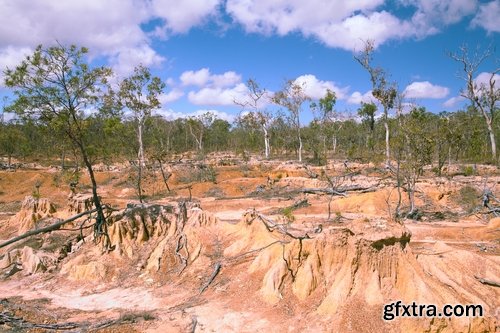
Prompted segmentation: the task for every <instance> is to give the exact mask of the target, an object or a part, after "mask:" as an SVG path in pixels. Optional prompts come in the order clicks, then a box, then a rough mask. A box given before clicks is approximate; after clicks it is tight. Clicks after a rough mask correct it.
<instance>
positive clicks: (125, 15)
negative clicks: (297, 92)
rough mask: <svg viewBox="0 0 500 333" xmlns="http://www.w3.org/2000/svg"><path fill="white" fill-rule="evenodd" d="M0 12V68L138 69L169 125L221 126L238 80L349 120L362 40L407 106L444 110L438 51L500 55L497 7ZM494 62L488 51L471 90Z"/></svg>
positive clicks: (456, 103)
mask: <svg viewBox="0 0 500 333" xmlns="http://www.w3.org/2000/svg"><path fill="white" fill-rule="evenodd" d="M0 13H2V20H3V21H4V22H3V24H2V25H1V26H0V67H2V68H5V67H6V66H8V67H13V66H15V65H16V64H17V63H18V62H19V61H20V60H21V59H22V58H23V57H24V55H26V54H29V53H30V52H32V50H33V49H34V47H35V46H36V45H37V44H40V43H42V44H45V45H49V44H52V43H54V41H56V40H58V41H59V42H61V43H67V44H70V43H75V44H77V45H83V46H87V47H89V48H90V50H91V52H92V55H93V56H94V59H96V60H95V61H99V62H104V63H106V64H108V65H110V66H112V67H113V68H114V69H115V72H116V73H117V75H118V76H122V77H123V76H126V75H128V74H129V73H130V72H131V70H132V69H133V67H134V66H135V65H137V64H139V63H142V64H144V65H146V66H150V67H151V68H152V70H153V71H154V73H155V74H156V75H158V76H160V77H161V78H162V79H164V80H165V81H166V82H167V83H168V85H167V89H166V91H165V94H164V95H163V96H162V101H163V102H164V103H163V107H162V110H161V111H159V112H160V113H161V114H163V115H165V116H167V117H170V118H174V117H180V116H189V115H194V114H199V113H202V112H205V111H206V110H213V111H214V112H217V113H218V114H219V115H220V117H222V118H226V119H231V118H232V117H234V116H235V115H237V114H238V113H239V112H240V111H241V109H240V108H239V107H237V106H235V105H234V104H233V103H232V101H233V100H234V99H236V100H244V99H245V96H246V93H247V91H246V88H245V85H244V83H245V82H246V80H247V79H249V78H253V79H255V80H256V81H257V82H259V83H260V84H261V86H262V87H264V88H266V89H268V90H269V91H270V92H273V91H276V90H278V89H280V88H281V86H282V85H283V83H284V81H285V80H287V79H297V80H298V81H299V82H301V83H303V84H304V85H305V87H306V92H307V93H308V94H309V95H310V96H311V97H312V98H319V97H320V96H322V95H323V94H324V93H325V91H326V89H327V88H329V89H333V90H334V91H335V92H336V93H337V97H338V102H337V106H336V109H337V111H338V112H339V113H346V112H347V113H349V112H351V113H355V111H356V110H357V109H358V108H359V106H360V102H361V101H362V100H364V101H369V100H370V98H371V97H370V89H371V86H370V81H369V76H368V74H367V73H366V71H364V69H363V68H362V67H361V66H360V65H359V64H358V63H356V61H355V60H354V59H353V52H355V51H356V50H359V49H360V48H361V47H362V41H363V40H366V39H372V40H374V41H375V44H376V46H377V49H376V52H375V54H374V57H375V59H374V64H375V65H379V66H381V67H383V68H384V69H385V70H386V71H387V72H388V73H390V75H391V79H392V80H394V81H395V82H397V84H398V86H399V89H401V90H402V91H406V96H407V98H408V101H409V102H411V103H417V104H419V105H423V106H425V107H427V109H428V110H430V111H433V112H439V111H442V110H448V111H454V110H457V109H459V108H461V107H463V105H464V101H461V100H460V99H457V96H458V95H459V91H460V89H461V88H462V87H463V85H464V83H463V81H461V80H460V79H459V78H458V77H457V74H458V73H459V71H460V66H459V65H458V64H457V63H455V62H454V61H453V60H451V59H450V58H449V57H448V56H447V54H446V53H447V52H448V51H457V50H458V48H459V47H460V46H461V45H462V44H464V43H466V44H468V45H469V46H470V48H472V49H473V48H475V47H476V46H478V45H479V46H481V47H483V48H485V47H487V46H488V45H490V44H495V45H496V47H497V49H498V48H500V43H499V42H500V38H499V32H500V20H499V19H498V17H500V1H498V0H493V1H488V0H486V1H474V0H444V1H440V0H391V1H384V0H351V1H331V0H308V1H303V0H289V1H284V0H266V1H264V0H225V1H222V0H183V1H181V0H177V1H172V0H148V1H146V0H144V1H140V0H108V1H101V0H85V1H82V0H71V1H60V0H0ZM498 59H499V53H498V51H495V52H494V54H493V57H491V58H490V59H489V60H488V61H487V62H485V63H484V65H483V66H482V67H481V68H479V70H478V72H477V75H478V80H479V81H480V80H481V79H484V78H485V77H486V73H489V72H491V71H493V70H494V69H496V68H498V67H499V66H500V63H499V60H498ZM498 81H499V85H500V79H499V80H498ZM8 95H9V92H8V91H7V90H6V89H5V88H2V86H1V85H0V96H8ZM268 107H269V108H273V107H272V106H268ZM308 113H309V112H308V111H307V110H306V111H305V112H304V116H303V117H304V119H305V120H306V121H307V120H310V119H311V115H310V114H308Z"/></svg>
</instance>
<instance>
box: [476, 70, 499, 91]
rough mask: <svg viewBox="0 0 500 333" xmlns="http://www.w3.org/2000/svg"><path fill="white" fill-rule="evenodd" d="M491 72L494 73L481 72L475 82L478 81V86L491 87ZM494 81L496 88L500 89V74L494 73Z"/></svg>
mask: <svg viewBox="0 0 500 333" xmlns="http://www.w3.org/2000/svg"><path fill="white" fill-rule="evenodd" d="M491 74H492V73H488V72H482V73H480V74H479V75H478V76H477V77H476V79H475V80H474V83H476V85H477V86H478V87H482V86H484V87H486V88H489V86H490V79H491ZM493 81H495V85H494V87H495V89H500V75H498V74H494V75H493Z"/></svg>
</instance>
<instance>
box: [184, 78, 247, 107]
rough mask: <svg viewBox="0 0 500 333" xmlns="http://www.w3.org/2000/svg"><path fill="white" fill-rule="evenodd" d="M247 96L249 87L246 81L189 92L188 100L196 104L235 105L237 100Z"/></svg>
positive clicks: (243, 99)
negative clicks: (232, 85)
mask: <svg viewBox="0 0 500 333" xmlns="http://www.w3.org/2000/svg"><path fill="white" fill-rule="evenodd" d="M247 98H248V88H247V86H246V85H245V84H244V83H239V84H237V85H236V86H234V87H232V88H221V87H209V88H203V89H201V90H199V91H196V92H195V91H190V92H189V93H188V100H189V101H190V102H191V103H193V104H196V105H234V104H235V103H234V102H235V101H245V100H246V99H247Z"/></svg>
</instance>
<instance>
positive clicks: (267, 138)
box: [262, 126, 269, 159]
mask: <svg viewBox="0 0 500 333" xmlns="http://www.w3.org/2000/svg"><path fill="white" fill-rule="evenodd" d="M262 130H263V131H264V145H265V155H266V159H269V133H268V132H267V128H266V126H262Z"/></svg>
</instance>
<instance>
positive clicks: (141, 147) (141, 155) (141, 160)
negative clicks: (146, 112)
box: [137, 120, 146, 168]
mask: <svg viewBox="0 0 500 333" xmlns="http://www.w3.org/2000/svg"><path fill="white" fill-rule="evenodd" d="M138 122H139V124H138V125H137V140H138V143H139V152H138V153H137V158H138V160H139V167H141V168H142V167H144V166H145V165H146V163H145V161H144V145H143V142H142V128H143V122H142V121H141V120H138Z"/></svg>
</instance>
